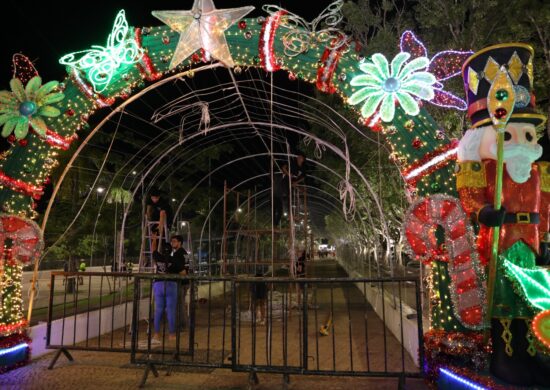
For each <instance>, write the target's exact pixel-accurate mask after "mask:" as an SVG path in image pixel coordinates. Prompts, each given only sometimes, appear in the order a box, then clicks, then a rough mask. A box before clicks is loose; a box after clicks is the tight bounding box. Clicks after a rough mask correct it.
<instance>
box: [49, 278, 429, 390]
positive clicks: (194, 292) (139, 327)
mask: <svg viewBox="0 0 550 390" xmlns="http://www.w3.org/2000/svg"><path fill="white" fill-rule="evenodd" d="M78 275H79V276H83V278H84V280H85V282H84V284H83V285H78V287H77V289H76V290H75V291H73V292H71V293H69V292H68V291H67V287H66V286H67V283H66V284H65V286H64V287H63V288H58V287H57V286H58V283H59V279H60V278H61V279H66V278H69V277H71V276H74V275H73V274H71V273H62V272H55V273H52V280H51V296H50V309H49V321H48V330H47V346H48V348H55V349H58V352H57V354H56V356H55V357H54V359H53V360H52V363H51V365H50V367H53V365H54V364H55V361H56V360H57V358H58V357H59V355H60V354H61V353H65V354H66V355H67V357H68V358H70V359H71V356H70V353H69V352H68V351H70V350H71V349H75V350H78V349H84V350H94V351H112V352H128V353H130V360H131V362H132V363H134V364H140V365H143V367H144V375H143V378H142V381H141V385H143V384H145V382H146V380H147V378H148V375H149V373H150V372H152V373H153V374H154V375H155V376H157V375H158V371H157V368H158V367H159V366H163V367H167V369H168V372H171V371H172V370H175V369H177V367H179V366H193V367H211V368H228V369H231V370H233V371H240V372H248V373H249V384H250V385H251V386H254V385H255V384H257V383H258V376H257V374H258V373H279V374H282V375H283V384H285V385H288V383H289V376H290V375H297V374H307V375H343V376H376V377H393V378H398V379H399V384H400V386H401V385H403V384H404V381H405V378H407V377H420V376H421V369H420V368H419V364H418V362H422V361H423V349H422V342H421V340H422V334H423V331H422V316H421V315H416V310H417V308H419V307H420V299H419V298H420V297H419V281H418V280H417V279H415V278H392V279H364V278H354V279H350V278H334V279H325V278H323V279H321V278H303V279H290V278H272V277H255V278H235V277H220V278H213V277H208V278H207V277H182V276H160V275H152V274H134V275H132V274H99V273H97V274H96V273H84V274H82V273H79V274H78ZM105 286H108V288H107V287H105ZM82 291H87V292H86V293H84V294H83V295H80V294H81V293H82ZM411 295H413V296H414V297H415V299H414V303H415V305H413V306H414V307H411V303H410V301H411V299H410V296H411ZM407 296H408V298H407V299H405V298H406V297H407ZM368 297H369V298H368ZM407 302H408V303H407ZM56 312H57V313H58V314H60V315H62V319H59V320H57V321H54V320H53V318H54V317H55V315H54V314H55V313H56ZM405 322H408V323H409V325H410V323H412V324H413V325H415V326H416V329H417V332H416V333H414V334H411V332H410V331H409V332H406V331H405V330H406V329H405V328H406V326H405ZM54 328H55V332H53V329H54ZM411 343H412V344H414V345H418V356H410V354H409V353H408V352H407V350H406V348H405V346H406V345H410V344H411ZM420 366H421V364H420Z"/></svg>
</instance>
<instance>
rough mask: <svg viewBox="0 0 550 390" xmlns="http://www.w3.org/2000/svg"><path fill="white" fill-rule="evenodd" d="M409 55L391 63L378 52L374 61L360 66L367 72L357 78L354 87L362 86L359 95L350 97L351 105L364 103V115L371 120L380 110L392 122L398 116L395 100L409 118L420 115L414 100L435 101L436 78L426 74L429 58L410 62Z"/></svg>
mask: <svg viewBox="0 0 550 390" xmlns="http://www.w3.org/2000/svg"><path fill="white" fill-rule="evenodd" d="M410 57H411V55H410V54H409V53H403V52H401V53H399V54H397V55H396V56H395V57H394V58H393V60H392V62H391V64H388V60H387V59H386V57H384V55H382V54H380V53H376V54H374V55H373V56H372V57H371V61H372V62H365V63H362V64H360V65H359V69H361V71H362V72H363V73H364V74H362V75H359V76H355V77H354V78H353V79H352V80H351V83H350V84H351V85H353V86H359V87H361V89H359V90H358V91H357V92H355V93H354V94H353V95H351V96H350V99H349V103H350V104H352V105H356V104H358V103H361V102H363V101H364V102H365V103H364V104H363V106H362V108H361V115H362V116H363V117H365V118H369V117H371V116H372V115H373V114H374V113H375V111H376V110H377V109H378V107H379V106H380V109H379V113H380V118H381V119H382V120H383V121H384V122H390V121H391V120H392V119H393V117H394V115H395V101H397V102H398V103H399V105H400V106H401V107H402V108H403V110H405V112H406V113H407V114H408V115H418V113H419V112H420V107H419V106H418V101H417V100H416V99H415V97H416V98H418V99H423V100H431V99H433V98H434V96H435V95H434V86H433V85H434V84H435V83H436V81H437V80H436V79H435V76H434V75H432V74H431V73H429V72H426V71H424V69H426V67H427V66H428V64H429V62H430V61H429V60H428V58H426V57H418V58H415V59H413V60H412V61H410V62H407V60H408V59H409V58H410Z"/></svg>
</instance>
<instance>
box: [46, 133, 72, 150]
mask: <svg viewBox="0 0 550 390" xmlns="http://www.w3.org/2000/svg"><path fill="white" fill-rule="evenodd" d="M77 138H78V135H77V134H76V133H74V134H73V135H72V136H70V137H62V136H61V135H59V134H57V133H56V132H55V131H53V130H50V129H48V130H46V143H47V144H48V145H50V146H52V147H54V148H58V149H61V150H67V149H69V147H70V146H71V143H72V142H73V141H74V140H75V139H77Z"/></svg>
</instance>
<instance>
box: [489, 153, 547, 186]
mask: <svg viewBox="0 0 550 390" xmlns="http://www.w3.org/2000/svg"><path fill="white" fill-rule="evenodd" d="M491 153H492V154H493V155H494V157H495V160H496V158H497V146H496V144H493V145H491ZM503 156H504V162H505V163H506V171H507V172H508V174H509V175H510V177H511V178H512V180H513V181H515V182H516V183H519V184H521V183H525V182H526V181H527V180H529V178H530V177H531V164H533V163H534V162H535V161H536V160H537V159H538V158H540V156H542V146H540V145H538V144H509V145H504V154H503Z"/></svg>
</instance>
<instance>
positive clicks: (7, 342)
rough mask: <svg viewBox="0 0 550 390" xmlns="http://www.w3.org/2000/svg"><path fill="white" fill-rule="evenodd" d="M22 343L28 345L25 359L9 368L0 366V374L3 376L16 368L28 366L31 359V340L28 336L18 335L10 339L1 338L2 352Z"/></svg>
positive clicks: (0, 346)
mask: <svg viewBox="0 0 550 390" xmlns="http://www.w3.org/2000/svg"><path fill="white" fill-rule="evenodd" d="M22 343H27V344H28V347H27V351H26V356H25V359H23V360H21V361H19V362H17V363H15V364H12V365H9V366H0V374H3V373H5V372H6V371H9V370H13V369H14V368H17V367H20V366H24V365H26V364H27V363H28V361H29V359H30V357H31V339H30V338H29V337H28V336H27V335H26V334H24V333H16V334H12V335H10V336H8V337H3V338H0V350H2V349H7V348H11V347H15V346H16V345H19V344H22Z"/></svg>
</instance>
